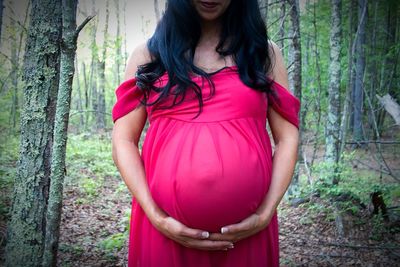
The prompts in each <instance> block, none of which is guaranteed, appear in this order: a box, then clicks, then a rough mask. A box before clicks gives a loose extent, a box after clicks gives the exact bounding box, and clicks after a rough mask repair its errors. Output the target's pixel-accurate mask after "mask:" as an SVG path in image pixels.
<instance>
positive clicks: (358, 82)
mask: <svg viewBox="0 0 400 267" xmlns="http://www.w3.org/2000/svg"><path fill="white" fill-rule="evenodd" d="M358 3H359V8H358V16H359V24H360V27H359V34H358V38H357V40H356V57H357V62H356V79H355V87H354V98H353V99H354V102H353V104H354V105H353V107H354V110H353V112H354V127H353V140H355V141H361V140H363V139H364V131H363V123H362V121H363V120H362V117H363V116H362V115H363V103H364V101H363V99H364V96H363V95H364V94H363V91H364V89H363V87H364V83H363V77H364V71H365V28H366V20H367V15H366V12H367V0H359V1H358Z"/></svg>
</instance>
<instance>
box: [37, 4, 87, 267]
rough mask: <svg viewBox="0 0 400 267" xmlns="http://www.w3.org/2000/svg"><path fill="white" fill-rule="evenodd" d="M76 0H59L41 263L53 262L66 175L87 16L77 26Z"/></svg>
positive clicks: (48, 263) (55, 262)
mask: <svg viewBox="0 0 400 267" xmlns="http://www.w3.org/2000/svg"><path fill="white" fill-rule="evenodd" d="M77 4H78V0H62V10H63V15H62V20H63V33H62V42H61V62H60V83H59V89H58V97H57V110H56V117H55V124H54V144H53V155H52V161H51V183H50V190H49V201H48V209H47V214H46V221H47V224H46V238H45V250H44V253H43V260H42V266H56V264H57V251H58V240H59V236H60V220H61V210H62V200H63V183H64V175H65V154H66V146H67V139H68V132H67V130H68V121H69V111H70V105H71V92H72V82H73V78H74V71H75V68H74V67H75V66H74V60H75V53H76V43H77V37H78V34H79V31H80V30H81V29H82V27H83V26H84V25H85V24H86V23H87V22H88V21H89V20H90V18H88V19H86V20H85V21H84V22H83V24H82V25H81V26H80V27H79V28H78V29H76V7H77Z"/></svg>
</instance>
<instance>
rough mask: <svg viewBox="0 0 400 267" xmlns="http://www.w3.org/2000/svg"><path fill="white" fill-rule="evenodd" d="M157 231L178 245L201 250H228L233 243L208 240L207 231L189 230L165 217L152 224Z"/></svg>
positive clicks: (174, 220) (171, 218)
mask: <svg viewBox="0 0 400 267" xmlns="http://www.w3.org/2000/svg"><path fill="white" fill-rule="evenodd" d="M153 225H154V226H155V227H156V228H157V230H158V231H160V232H161V233H162V234H164V235H165V236H167V237H168V238H170V239H172V240H174V241H176V242H178V243H179V244H181V245H183V246H185V247H188V248H195V249H201V250H228V249H229V248H233V243H232V242H230V241H226V240H221V241H219V240H218V241H217V240H208V237H209V236H210V234H209V233H208V232H207V231H203V230H199V229H193V228H189V227H187V226H186V225H184V224H183V223H181V222H179V221H178V220H176V219H175V218H173V217H170V216H165V217H162V218H160V219H158V220H157V222H156V223H154V224H153Z"/></svg>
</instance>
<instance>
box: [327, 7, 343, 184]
mask: <svg viewBox="0 0 400 267" xmlns="http://www.w3.org/2000/svg"><path fill="white" fill-rule="evenodd" d="M341 8H342V1H341V0H332V15H331V36H330V64H329V87H328V116H327V121H326V135H325V136H326V137H325V160H326V161H327V162H328V163H330V165H329V166H330V167H333V168H334V169H333V170H332V171H331V173H332V177H331V178H332V183H333V184H338V182H339V177H338V176H337V167H336V166H337V163H338V162H339V156H340V155H339V148H340V146H339V134H340V80H341V71H340V70H341V67H340V58H341V57H340V50H341V46H342V45H341V38H342V30H341V27H342V23H341V19H342V18H341Z"/></svg>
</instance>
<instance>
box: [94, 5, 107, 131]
mask: <svg viewBox="0 0 400 267" xmlns="http://www.w3.org/2000/svg"><path fill="white" fill-rule="evenodd" d="M108 3H109V1H108V0H107V1H106V18H105V20H106V21H105V26H104V36H103V38H104V40H103V48H102V59H101V60H99V61H98V69H99V86H98V89H99V91H98V100H97V103H98V109H97V116H96V118H97V123H96V125H97V129H100V130H104V129H105V127H106V118H105V114H106V100H105V91H106V88H105V87H106V56H107V45H108V36H107V35H108V20H109V17H110V10H109V8H108Z"/></svg>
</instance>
